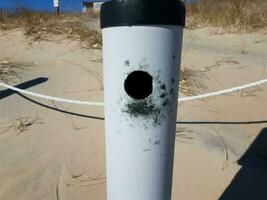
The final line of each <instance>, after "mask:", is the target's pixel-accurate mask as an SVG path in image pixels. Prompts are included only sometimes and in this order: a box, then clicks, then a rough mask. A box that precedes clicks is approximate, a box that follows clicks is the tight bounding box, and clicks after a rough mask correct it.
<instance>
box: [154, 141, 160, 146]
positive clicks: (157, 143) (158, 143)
mask: <svg viewBox="0 0 267 200" xmlns="http://www.w3.org/2000/svg"><path fill="white" fill-rule="evenodd" d="M160 142H161V140H156V141H155V142H154V144H153V145H155V146H158V145H160Z"/></svg>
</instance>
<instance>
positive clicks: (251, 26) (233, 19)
mask: <svg viewBox="0 0 267 200" xmlns="http://www.w3.org/2000/svg"><path fill="white" fill-rule="evenodd" d="M187 11H188V24H187V26H188V27H190V28H194V27H199V26H203V25H215V26H223V27H230V28H231V30H233V29H232V28H234V29H235V30H239V31H241V30H245V31H253V30H258V29H261V28H266V27H267V1H266V0H254V1H250V0H223V1H222V0H201V1H198V2H196V3H192V4H188V5H187ZM229 30H230V29H229Z"/></svg>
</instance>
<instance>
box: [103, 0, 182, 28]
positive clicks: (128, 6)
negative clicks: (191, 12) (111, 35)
mask: <svg viewBox="0 0 267 200" xmlns="http://www.w3.org/2000/svg"><path fill="white" fill-rule="evenodd" d="M185 15H186V9H185V5H184V3H183V2H181V1H180V0H112V1H108V2H105V3H103V4H102V6H101V28H102V29H103V28H108V27H117V26H138V25H177V26H183V27H184V26H185Z"/></svg>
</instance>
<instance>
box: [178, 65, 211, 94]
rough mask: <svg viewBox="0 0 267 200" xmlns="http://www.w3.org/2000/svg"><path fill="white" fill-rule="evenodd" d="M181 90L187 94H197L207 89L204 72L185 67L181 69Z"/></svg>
mask: <svg viewBox="0 0 267 200" xmlns="http://www.w3.org/2000/svg"><path fill="white" fill-rule="evenodd" d="M179 76H180V78H179V79H180V83H179V88H180V92H182V93H183V94H185V95H196V94H199V91H200V90H201V91H202V90H206V89H207V88H206V86H205V85H204V83H203V81H202V78H203V77H204V74H203V73H202V72H199V71H194V70H191V69H187V68H184V69H182V70H181V71H180V75H179Z"/></svg>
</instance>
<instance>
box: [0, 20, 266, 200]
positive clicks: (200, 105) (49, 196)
mask: <svg viewBox="0 0 267 200" xmlns="http://www.w3.org/2000/svg"><path fill="white" fill-rule="evenodd" d="M94 27H97V25H96V24H94ZM266 52H267V35H266V33H262V32H255V33H246V34H241V33H238V34H229V33H222V32H221V31H220V29H219V28H212V27H211V28H199V29H195V30H188V29H186V30H185V33H184V44H183V56H182V68H183V69H184V68H187V69H191V70H194V71H195V73H196V75H197V80H198V81H199V82H200V83H201V84H202V85H203V87H200V88H195V89H196V91H197V93H196V94H203V93H208V92H211V91H218V90H222V89H227V88H231V87H235V86H239V85H243V84H246V83H250V82H254V81H258V80H261V79H265V78H266V77H267V69H266V66H267V56H266ZM101 58H102V51H101V50H99V49H84V48H81V45H80V43H79V42H78V41H73V40H67V39H63V38H62V37H60V36H59V37H53V38H51V41H41V42H37V43H33V44H29V42H28V40H27V39H25V37H24V35H23V32H22V31H21V30H20V29H13V30H8V31H1V32H0V61H8V62H11V61H12V62H19V63H22V64H25V66H26V67H24V69H22V70H21V71H20V72H19V73H20V74H19V75H20V79H19V80H17V81H16V82H15V83H13V85H19V84H21V83H25V84H24V86H23V87H24V89H27V90H29V91H34V92H38V93H42V94H46V95H51V96H58V97H63V98H70V99H77V100H85V101H99V102H102V101H103V89H104V88H103V83H102V61H101ZM180 96H181V97H182V96H187V94H183V93H181V94H180ZM266 100H267V87H266V86H265V85H263V86H260V87H255V88H252V89H249V90H244V91H242V92H237V93H233V94H228V95H222V96H218V97H212V98H208V99H203V100H196V101H190V102H183V103H180V104H179V107H178V110H179V112H178V116H177V121H178V123H177V141H176V149H175V164H174V178H173V199H174V200H179V199H181V200H215V199H220V200H239V199H242V200H246V199H247V200H266V196H267V191H266V190H264V187H265V188H266V187H267V181H266V180H267V168H266V166H265V167H263V166H264V164H265V163H264V162H266V161H264V160H265V159H267V145H266V144H267V140H264V138H265V137H266V136H265V135H266V133H267V131H266V129H265V128H266V124H267V118H266V113H267V102H266ZM103 117H104V113H103V108H101V107H89V106H78V105H69V104H61V103H57V102H52V101H46V100H43V99H37V98H32V97H27V96H24V95H21V94H17V93H14V92H12V91H10V90H6V89H5V88H0V199H1V200H14V199H18V200H104V199H105V198H106V186H105V149H104V147H105V145H104V121H103ZM23 125H24V127H23ZM265 139H266V138H265ZM240 158H242V159H240ZM255 159H256V160H257V162H255ZM122 164H123V163H122Z"/></svg>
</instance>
